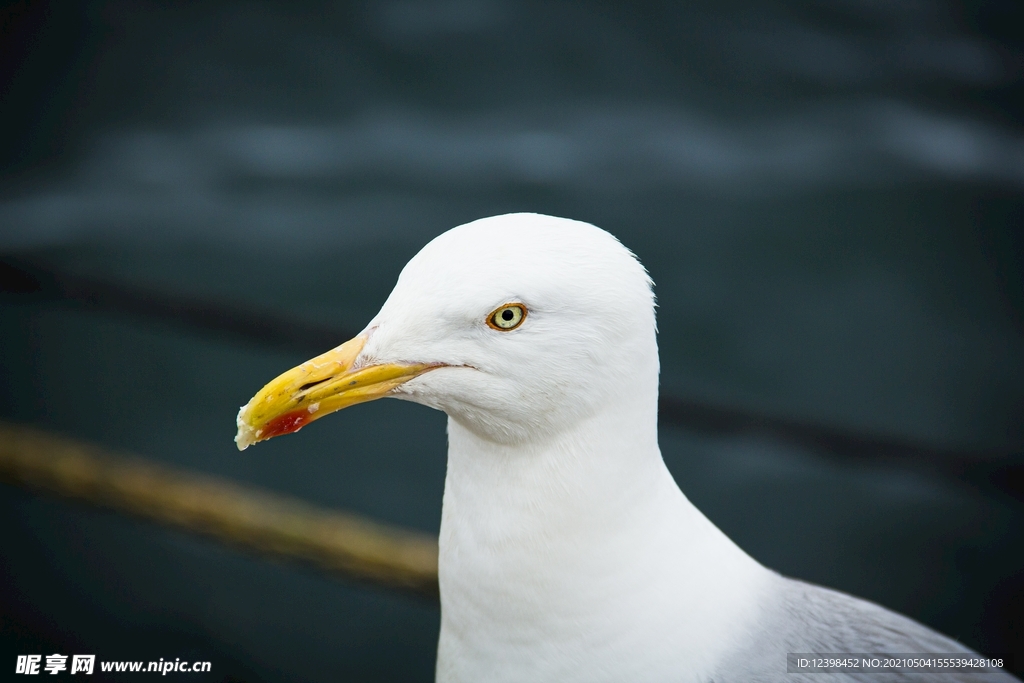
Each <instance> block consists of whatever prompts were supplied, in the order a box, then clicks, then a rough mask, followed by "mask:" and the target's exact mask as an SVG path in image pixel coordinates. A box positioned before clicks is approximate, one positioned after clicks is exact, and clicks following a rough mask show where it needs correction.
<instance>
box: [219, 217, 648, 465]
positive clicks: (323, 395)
mask: <svg viewBox="0 0 1024 683" xmlns="http://www.w3.org/2000/svg"><path fill="white" fill-rule="evenodd" d="M657 374H658V360H657V346H656V341H655V319H654V297H653V293H652V290H651V281H650V279H649V277H648V275H647V273H646V271H645V270H644V268H643V266H641V265H640V263H639V261H637V259H636V257H635V256H634V255H633V254H632V253H631V252H630V251H629V250H628V249H626V248H625V247H624V246H622V244H620V243H619V241H618V240H616V239H615V238H614V237H613V236H612V235H610V234H609V233H607V232H605V231H603V230H601V229H599V228H596V227H594V226H592V225H590V224H587V223H582V222H579V221H573V220H568V219H563V218H554V217H551V216H543V215H538V214H508V215H503V216H495V217H492V218H484V219H481V220H477V221H474V222H472V223H467V224H465V225H462V226H459V227H457V228H453V229H451V230H449V231H448V232H445V233H443V234H442V235H440V236H438V237H437V238H435V239H434V240H432V241H431V242H430V243H428V244H427V245H426V246H425V247H424V248H423V249H422V250H421V251H420V252H419V253H418V254H417V255H416V256H415V257H413V259H412V260H411V261H409V263H408V264H407V265H406V266H405V268H404V269H403V270H402V273H401V275H399V278H398V282H397V283H396V285H395V288H394V290H393V291H392V292H391V295H390V296H389V297H388V299H387V301H386V302H385V303H384V305H383V307H382V308H381V310H380V312H379V313H378V314H377V315H376V316H375V317H374V318H373V320H371V321H370V322H369V324H368V325H367V326H366V328H365V329H364V330H363V331H362V332H361V333H360V334H359V335H357V336H356V337H355V338H353V339H351V340H350V341H348V342H346V343H344V344H342V345H341V346H339V347H337V348H335V349H332V350H330V351H328V352H326V353H324V354H321V355H320V356H317V357H316V358H313V359H311V360H309V361H307V362H305V363H303V364H302V365H299V366H298V367H296V368H293V369H291V370H289V371H287V372H285V373H283V374H282V375H280V376H279V377H277V378H276V379H274V380H272V381H271V382H270V383H269V384H267V385H266V386H265V387H264V388H263V389H262V390H260V391H259V392H258V393H257V394H256V395H255V396H254V397H253V398H252V400H250V401H249V403H248V404H246V405H245V406H243V407H242V409H241V410H240V411H239V414H238V421H237V423H238V434H237V436H236V437H235V442H236V443H237V444H238V448H239V449H240V450H241V449H245V448H246V447H248V446H249V445H251V444H253V443H256V442H258V441H263V440H266V439H269V438H272V437H274V436H279V435H281V434H287V433H290V432H294V431H297V430H298V429H301V428H302V427H303V426H305V425H306V424H308V423H309V422H312V421H314V420H317V419H319V418H321V417H323V416H325V415H328V414H330V413H332V412H336V411H338V410H340V409H342V408H346V407H348V406H351V405H355V404H357V403H363V402H366V401H371V400H374V399H377V398H382V397H394V398H401V399H405V400H411V401H415V402H418V403H422V404H424V405H427V406H430V407H432V408H436V409H439V410H443V411H444V412H446V413H447V414H448V415H449V417H450V418H451V419H452V420H455V421H456V422H458V423H459V424H460V425H462V426H463V427H465V428H466V429H468V430H469V431H471V432H473V433H475V434H476V435H477V436H479V437H481V438H484V439H488V440H491V441H495V442H499V443H522V442H527V441H530V440H535V439H542V438H545V437H549V436H551V435H552V434H553V433H555V432H558V431H560V430H562V429H565V428H566V427H567V426H570V425H573V424H576V423H578V422H580V421H581V420H584V419H586V418H587V417H590V416H592V415H593V414H595V413H596V412H597V411H599V410H601V409H604V408H608V407H609V406H614V404H615V401H616V400H618V399H621V398H622V397H623V396H624V395H648V396H649V395H655V396H656V392H657ZM652 382H653V387H652V386H651V384H652ZM652 410H653V407H652Z"/></svg>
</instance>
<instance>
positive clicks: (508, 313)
mask: <svg viewBox="0 0 1024 683" xmlns="http://www.w3.org/2000/svg"><path fill="white" fill-rule="evenodd" d="M512 315H513V314H512V309H510V308H506V309H505V310H504V311H502V312H501V319H502V320H511V319H512Z"/></svg>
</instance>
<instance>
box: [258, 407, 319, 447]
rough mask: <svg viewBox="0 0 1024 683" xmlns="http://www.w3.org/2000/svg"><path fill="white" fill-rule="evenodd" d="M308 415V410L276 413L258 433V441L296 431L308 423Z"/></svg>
mask: <svg viewBox="0 0 1024 683" xmlns="http://www.w3.org/2000/svg"><path fill="white" fill-rule="evenodd" d="M310 417H311V415H310V414H309V411H308V410H293V411H292V412H290V413H285V414H284V415H278V416H277V417H275V418H274V419H273V420H271V421H270V422H268V423H267V424H266V426H265V427H264V428H263V430H262V432H261V433H260V441H263V440H264V439H272V438H274V437H275V436H281V435H282V434H291V433H292V432H297V431H299V430H300V429H302V428H303V427H305V426H306V425H307V424H308V423H309V419H310Z"/></svg>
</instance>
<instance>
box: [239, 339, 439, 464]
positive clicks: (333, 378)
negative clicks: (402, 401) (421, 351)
mask: <svg viewBox="0 0 1024 683" xmlns="http://www.w3.org/2000/svg"><path fill="white" fill-rule="evenodd" d="M365 345H366V337H365V336H362V335H360V336H358V337H356V338H354V339H351V340H349V341H347V342H345V343H344V344H342V345H341V346H339V347H337V348H335V349H331V350H330V351H328V352H327V353H324V354H321V355H319V356H317V357H316V358H313V359H312V360H308V361H306V362H305V363H303V364H302V365H300V366H298V367H296V368H292V369H291V370H289V371H288V372H285V373H284V374H282V375H280V376H278V377H277V378H276V379H274V380H272V381H271V382H270V383H269V384H267V386H265V387H263V388H262V389H260V391H259V393H258V394H256V395H255V396H253V397H252V399H251V400H250V401H249V402H248V403H247V404H245V405H244V406H242V409H241V410H239V411H238V419H237V424H238V434H237V435H236V436H235V443H236V444H238V450H240V451H244V450H245V449H246V448H248V447H249V446H251V445H252V444H254V443H258V442H260V441H265V440H267V439H271V438H273V437H275V436H280V435H282V434H291V433H292V432H297V431H299V430H300V429H302V428H303V427H305V426H306V425H307V424H309V423H310V422H312V421H313V420H318V419H320V418H321V417H323V416H324V415H328V414H330V413H333V412H335V411H338V410H341V409H342V408H347V407H349V406H352V405H355V404H357V403H365V402H366V401H373V400H375V399H378V398H382V397H384V396H386V395H387V394H388V392H390V391H391V390H392V389H394V388H395V387H397V386H399V385H400V384H404V383H405V382H408V381H409V380H411V379H412V378H414V377H418V376H420V375H422V374H423V373H424V372H427V371H429V370H433V369H434V368H437V367H440V364H438V363H434V364H412V365H405V364H399V363H385V364H381V365H368V366H363V367H360V368H355V369H353V367H352V364H353V363H355V360H356V358H357V357H358V356H359V352H360V351H362V350H363V346H365Z"/></svg>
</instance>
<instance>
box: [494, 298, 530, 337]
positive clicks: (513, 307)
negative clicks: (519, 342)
mask: <svg viewBox="0 0 1024 683" xmlns="http://www.w3.org/2000/svg"><path fill="white" fill-rule="evenodd" d="M524 320H526V306H524V305H522V304H505V305H504V306H499V307H498V308H496V309H495V310H494V311H493V312H492V313H491V314H490V315H489V316H487V324H488V325H490V326H491V327H492V328H494V329H496V330H501V331H502V332H508V331H509V330H514V329H516V328H517V327H519V326H520V325H522V324H523V321H524Z"/></svg>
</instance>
